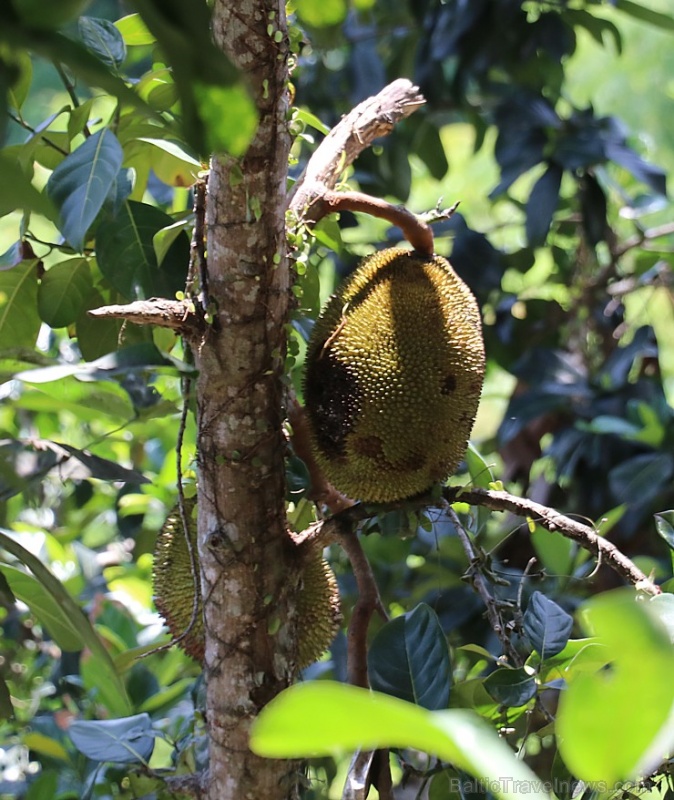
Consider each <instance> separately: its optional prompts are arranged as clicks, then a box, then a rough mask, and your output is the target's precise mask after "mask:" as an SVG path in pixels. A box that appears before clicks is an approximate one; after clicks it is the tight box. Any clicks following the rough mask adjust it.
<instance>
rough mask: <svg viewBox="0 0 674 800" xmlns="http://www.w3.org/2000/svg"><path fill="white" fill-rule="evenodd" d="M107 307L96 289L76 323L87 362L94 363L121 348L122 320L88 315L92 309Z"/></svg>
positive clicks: (79, 340) (78, 341) (82, 351)
mask: <svg viewBox="0 0 674 800" xmlns="http://www.w3.org/2000/svg"><path fill="white" fill-rule="evenodd" d="M104 305H106V300H105V298H104V297H103V295H102V294H101V293H100V292H99V291H97V290H96V289H94V291H93V292H91V293H90V294H89V297H88V298H87V302H86V306H85V308H83V309H82V312H81V314H80V315H79V317H78V318H77V320H76V322H75V329H76V331H77V344H78V346H79V348H80V352H81V353H82V358H84V359H85V360H86V361H94V360H95V359H97V358H100V357H101V356H104V355H105V354H106V353H111V352H113V351H114V350H116V349H117V348H118V347H119V333H120V330H121V329H122V320H119V319H109V318H102V319H101V318H98V317H92V316H91V315H90V314H88V313H87V311H89V310H90V309H92V308H100V307H101V306H104Z"/></svg>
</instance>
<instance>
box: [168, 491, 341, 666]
mask: <svg viewBox="0 0 674 800" xmlns="http://www.w3.org/2000/svg"><path fill="white" fill-rule="evenodd" d="M185 511H186V514H187V521H188V532H189V535H190V540H191V542H192V547H193V548H194V549H195V551H196V547H197V523H196V512H197V506H196V500H195V499H194V498H192V499H186V500H185ZM298 557H299V558H301V559H302V565H301V566H302V573H301V574H302V580H301V585H300V586H299V587H298V589H297V598H296V604H297V605H296V612H297V619H298V654H297V666H298V667H299V668H300V669H303V668H304V667H307V666H309V664H312V663H313V662H314V661H317V660H318V659H319V658H320V657H321V655H322V654H323V653H324V652H325V651H326V650H327V649H328V647H329V646H330V644H331V642H332V640H333V639H334V638H335V635H336V634H337V631H338V630H339V625H340V623H341V619H342V617H341V608H340V597H339V587H338V585H337V579H336V578H335V575H334V573H333V571H332V569H331V568H330V565H329V564H328V562H327V561H326V560H325V559H324V558H323V556H322V552H321V548H320V546H318V545H308V546H307V547H305V548H303V550H302V551H301V553H299V554H298ZM153 577H154V595H155V605H156V606H157V610H158V611H159V613H160V614H161V615H162V617H164V619H165V621H166V624H167V626H168V628H169V630H170V631H171V634H172V635H173V636H174V637H175V638H176V639H178V644H179V645H180V647H181V648H182V649H183V650H184V651H185V652H186V653H187V654H188V655H190V656H191V657H192V658H194V659H195V660H196V661H199V662H203V660H204V621H203V607H202V600H201V587H200V585H199V582H198V581H197V582H196V585H195V581H194V575H193V569H192V562H191V558H190V553H189V550H188V547H187V543H186V541H185V535H184V533H183V526H182V522H181V518H180V511H179V508H178V506H177V505H176V506H175V507H174V508H172V509H171V511H170V513H169V514H168V516H167V517H166V520H165V522H164V525H163V526H162V529H161V531H160V532H159V534H158V536H157V542H156V545H155V551H154V576H153ZM195 594H196V597H197V614H196V619H195V620H194V623H193V625H192V627H191V628H190V623H191V622H192V609H193V603H194V597H195Z"/></svg>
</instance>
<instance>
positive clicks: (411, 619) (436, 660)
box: [367, 603, 452, 711]
mask: <svg viewBox="0 0 674 800" xmlns="http://www.w3.org/2000/svg"><path fill="white" fill-rule="evenodd" d="M367 667H368V674H369V676H370V683H371V685H372V688H373V689H374V690H376V691H380V692H385V693H386V694H390V695H392V696H393V697H399V698H400V699H401V700H407V701H408V702H410V703H416V704H417V705H420V706H423V707H424V708H427V709H429V710H430V711H436V710H439V709H441V708H447V706H448V705H449V690H450V687H451V684H452V669H451V664H450V660H449V650H448V648H447V641H446V639H445V634H444V632H443V630H442V627H441V626H440V622H439V620H438V617H437V615H436V613H435V612H434V611H433V609H432V608H430V606H427V605H426V604H425V603H420V604H419V605H418V606H417V607H416V608H415V609H413V610H412V611H409V612H408V613H407V614H405V615H404V616H401V617H396V619H394V620H391V622H388V623H387V624H386V625H384V627H383V628H382V629H381V630H380V631H379V632H378V633H377V635H376V636H375V638H374V639H373V641H372V645H371V646H370V650H369V652H368V657H367Z"/></svg>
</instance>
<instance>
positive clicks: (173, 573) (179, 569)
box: [153, 498, 204, 662]
mask: <svg viewBox="0 0 674 800" xmlns="http://www.w3.org/2000/svg"><path fill="white" fill-rule="evenodd" d="M185 513H186V515H187V521H188V530H189V535H190V540H191V542H192V547H193V548H196V546H197V519H196V514H197V504H196V500H195V499H194V498H186V499H185ZM196 563H197V564H198V562H196ZM196 577H197V580H195V568H193V567H192V560H191V558H190V553H189V550H188V548H187V542H186V541H185V534H184V532H183V524H182V520H181V518H180V510H179V508H178V506H177V505H176V506H174V507H173V508H172V509H171V511H170V512H169V514H168V516H167V517H166V520H165V521H164V524H163V526H162V529H161V530H160V531H159V534H158V535H157V541H156V543H155V548H154V563H153V585H154V602H155V605H156V606H157V611H159V613H160V614H161V615H162V617H164V620H165V621H166V625H167V626H168V629H169V630H170V631H171V634H172V636H173V637H174V638H175V639H178V638H179V637H182V638H180V639H179V642H178V644H179V645H180V647H181V648H182V649H183V650H184V651H185V652H186V653H187V654H188V655H189V656H191V657H192V658H193V659H195V660H196V661H199V662H202V661H203V660H204V620H203V612H202V606H201V586H200V585H199V580H198V573H196ZM195 594H196V595H197V613H196V617H195V619H194V622H192V610H193V608H194V595H195ZM190 624H191V627H190Z"/></svg>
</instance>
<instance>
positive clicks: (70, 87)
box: [54, 61, 91, 138]
mask: <svg viewBox="0 0 674 800" xmlns="http://www.w3.org/2000/svg"><path fill="white" fill-rule="evenodd" d="M54 67H55V68H56V72H57V73H58V76H59V78H60V79H61V82H62V83H63V85H64V86H65V90H66V92H68V97H70V102H71V103H72V104H73V106H74V107H75V108H79V107H80V98H79V97H78V96H77V93H76V92H75V84H74V83H73V82H72V81H71V80H70V78H69V77H68V75H67V74H66V71H65V70H64V69H63V67H62V66H61V64H59V63H58V61H55V62H54ZM82 133H83V134H84V136H85V137H86V138H89V136H91V131H90V130H89V126H88V125H87V124H86V123H85V124H84V128H83V129H82Z"/></svg>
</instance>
